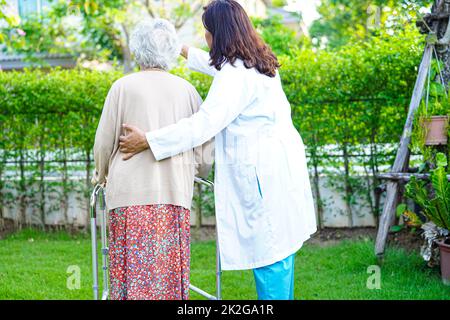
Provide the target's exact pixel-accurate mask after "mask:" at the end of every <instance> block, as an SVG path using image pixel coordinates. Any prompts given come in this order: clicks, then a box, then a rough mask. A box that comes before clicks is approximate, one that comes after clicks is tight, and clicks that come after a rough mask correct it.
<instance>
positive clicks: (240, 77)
mask: <svg viewBox="0 0 450 320" xmlns="http://www.w3.org/2000/svg"><path fill="white" fill-rule="evenodd" d="M188 67H189V68H191V69H193V70H196V71H199V72H203V73H206V74H209V75H211V76H214V81H213V83H212V85H211V88H210V91H209V93H208V96H207V98H206V100H205V101H204V103H203V105H202V106H201V107H200V111H199V112H198V113H196V114H194V115H193V116H191V117H190V118H186V119H183V120H181V121H179V122H178V123H176V124H174V125H170V126H167V127H164V128H162V129H159V130H156V131H152V132H149V133H147V135H146V136H147V140H148V142H149V145H150V148H151V150H152V151H153V154H154V156H155V158H156V159H157V160H161V159H165V158H168V157H171V156H174V155H176V154H179V153H180V152H184V151H186V150H188V149H191V148H194V147H196V146H200V145H202V144H203V143H204V142H206V141H208V140H209V139H211V138H212V137H215V206H216V218H217V230H218V241H219V245H220V258H221V264H222V268H223V270H242V269H253V268H258V267H262V266H267V265H270V264H273V263H275V262H277V261H280V260H282V259H284V258H286V257H288V256H290V255H291V254H293V253H295V252H296V251H297V250H298V249H300V247H301V246H302V244H303V242H304V241H306V240H307V239H309V238H310V236H311V234H313V233H314V232H316V216H315V210H314V202H313V197H312V192H311V186H310V181H309V175H308V170H307V163H306V156H305V148H304V145H303V142H302V139H301V137H300V135H299V134H298V132H297V131H296V129H295V127H294V125H293V123H292V119H291V108H290V105H289V102H288V101H287V98H286V96H285V94H284V91H283V89H282V86H281V80H280V77H279V75H278V74H277V76H276V77H274V78H270V77H268V76H265V75H262V74H260V73H259V72H257V71H256V69H254V68H252V69H246V68H245V66H244V64H243V62H242V61H241V60H237V61H236V62H235V66H232V65H231V64H229V63H226V64H225V65H224V66H223V67H222V69H221V70H220V71H217V70H216V69H214V68H213V67H211V66H210V65H209V55H208V53H207V52H205V51H203V50H200V49H196V48H191V49H190V50H189V55H188Z"/></svg>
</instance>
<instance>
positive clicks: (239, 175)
mask: <svg viewBox="0 0 450 320" xmlns="http://www.w3.org/2000/svg"><path fill="white" fill-rule="evenodd" d="M233 171H234V173H233V178H232V179H233V180H234V183H235V188H236V190H237V192H238V194H239V195H238V197H239V199H240V202H241V205H242V206H243V207H244V208H246V209H247V210H251V209H253V208H255V207H258V206H260V204H261V202H262V199H263V188H262V186H261V182H260V179H259V177H258V172H257V170H256V167H255V166H254V165H246V164H241V165H237V166H235V170H233Z"/></svg>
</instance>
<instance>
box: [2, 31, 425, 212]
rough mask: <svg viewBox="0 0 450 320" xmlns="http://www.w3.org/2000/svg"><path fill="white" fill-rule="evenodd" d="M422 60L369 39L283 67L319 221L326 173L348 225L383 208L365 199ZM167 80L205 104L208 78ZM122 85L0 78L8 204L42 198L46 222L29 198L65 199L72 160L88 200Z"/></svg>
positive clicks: (76, 75) (72, 76) (87, 77)
mask: <svg viewBox="0 0 450 320" xmlns="http://www.w3.org/2000/svg"><path fill="white" fill-rule="evenodd" d="M421 50H422V44H421V37H419V36H418V35H417V33H416V32H415V31H413V30H412V29H408V28H407V29H406V30H405V31H404V32H403V33H402V34H400V35H396V36H395V37H392V36H389V35H384V36H379V37H374V38H373V39H371V40H369V41H366V42H361V43H353V44H351V45H348V46H346V47H343V48H341V49H339V51H322V50H317V51H316V50H313V49H308V48H303V49H301V50H297V51H295V50H294V51H290V52H291V53H290V56H283V57H280V61H281V63H282V68H281V71H280V73H281V78H282V82H283V87H284V90H285V92H286V94H287V96H288V99H289V101H290V102H291V105H292V116H293V120H294V123H295V125H296V127H297V128H298V130H299V132H300V133H301V135H302V137H303V140H304V142H305V144H306V145H307V147H308V153H309V155H310V165H311V171H312V175H313V177H314V179H313V183H314V187H315V189H316V190H315V191H316V197H318V199H319V201H318V203H319V211H321V210H322V209H321V206H322V207H323V205H325V200H323V199H321V198H320V194H318V191H319V190H318V184H319V178H320V173H326V172H331V173H333V174H337V175H338V176H339V177H341V178H339V179H336V180H335V181H333V184H334V185H333V187H335V188H337V189H339V190H340V191H342V194H343V197H344V199H345V201H346V203H347V206H348V212H347V214H349V215H350V216H352V213H351V211H352V210H355V209H354V208H355V206H357V205H358V204H357V203H358V201H360V202H361V201H362V202H363V203H364V205H367V206H370V208H371V209H372V211H373V213H374V214H377V213H378V211H379V204H377V203H376V201H375V203H374V202H373V200H372V199H371V196H372V195H373V193H374V189H375V187H376V186H377V184H378V181H377V180H376V179H375V178H374V177H373V174H374V173H376V172H378V170H379V168H380V167H381V166H383V165H388V164H389V163H390V162H391V161H392V155H391V154H387V151H386V144H396V143H397V142H398V140H399V137H400V135H401V131H402V128H403V124H404V119H405V115H406V111H407V107H408V102H409V97H410V95H411V92H412V88H413V84H414V81H415V77H416V69H417V66H418V64H419V62H420V56H421ZM173 73H175V74H177V75H180V76H182V77H184V78H186V79H187V80H189V81H190V82H191V83H193V85H194V86H195V87H196V88H197V89H198V90H199V92H200V94H201V95H202V96H203V97H205V96H206V94H207V92H208V88H209V86H210V84H211V79H210V78H209V77H207V76H205V75H201V74H199V73H195V72H189V71H187V70H186V69H185V67H183V66H180V67H178V68H176V69H175V70H173ZM121 76H122V74H121V73H120V72H96V71H90V70H85V69H74V70H59V69H54V70H50V71H48V70H47V71H41V70H28V71H25V72H0V106H1V112H0V125H1V127H2V132H3V137H2V139H0V150H2V153H1V156H2V160H3V161H0V163H1V164H0V176H1V175H3V176H4V174H5V168H6V162H7V161H12V162H13V165H12V167H11V164H9V170H10V171H11V170H16V171H15V172H17V176H19V177H20V179H19V181H18V182H17V183H16V185H15V187H16V188H17V189H19V190H20V192H19V195H18V196H17V195H16V196H12V195H11V196H10V199H9V200H10V201H11V202H15V201H18V200H19V201H21V204H22V205H23V207H26V206H27V203H28V204H29V202H30V201H32V200H30V199H33V197H35V195H36V194H39V193H41V196H40V199H41V200H38V201H35V202H34V203H35V204H36V206H38V207H39V208H40V210H41V211H42V216H44V215H45V213H44V211H45V205H44V206H43V204H42V203H41V202H42V201H44V200H43V198H44V196H43V193H44V192H45V191H46V190H43V189H45V187H44V186H42V185H41V186H40V187H39V188H38V190H36V189H33V188H30V186H31V185H32V182H33V181H42V179H43V176H45V175H49V174H55V172H58V173H60V174H61V175H62V176H63V177H64V176H65V177H66V182H65V184H64V188H65V189H64V190H67V188H69V187H72V186H71V185H70V184H69V180H70V179H68V176H70V170H71V168H70V160H77V159H80V160H84V161H85V164H84V165H85V176H86V177H85V178H86V179H85V183H83V184H82V185H83V187H80V192H82V193H83V194H85V192H87V190H88V186H89V179H90V170H92V155H91V149H92V146H93V140H94V136H95V130H96V127H97V124H98V120H99V117H100V115H101V110H102V106H103V101H104V98H105V96H106V94H107V92H108V90H109V88H110V86H111V84H112V83H113V81H115V80H116V79H118V78H119V77H121ZM330 145H331V147H330ZM352 154H356V155H354V156H352ZM333 155H335V156H333ZM30 161H31V162H30ZM48 161H50V162H51V161H55V163H56V164H55V165H51V164H49V162H48ZM356 167H362V168H364V171H365V172H366V178H367V179H366V182H363V183H361V182H360V181H358V180H356V179H352V176H354V175H355V168H356ZM11 168H13V169H11ZM27 172H32V175H31V176H30V175H27ZM4 180H5V179H0V181H2V182H1V183H2V184H3V185H2V186H0V187H1V188H2V189H3V188H5V187H7V186H6V185H5V182H4ZM20 193H22V195H21V194H20ZM2 196H3V199H0V200H1V201H6V200H5V193H3V194H2ZM6 198H8V197H7V196H6ZM358 199H359V200H358ZM27 201H28V202H27ZM352 208H353V209H352Z"/></svg>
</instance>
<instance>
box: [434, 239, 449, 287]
mask: <svg viewBox="0 0 450 320" xmlns="http://www.w3.org/2000/svg"><path fill="white" fill-rule="evenodd" d="M437 244H438V245H439V249H440V253H441V275H442V282H443V283H444V284H445V285H447V286H450V244H446V243H445V242H443V241H442V242H438V243H437Z"/></svg>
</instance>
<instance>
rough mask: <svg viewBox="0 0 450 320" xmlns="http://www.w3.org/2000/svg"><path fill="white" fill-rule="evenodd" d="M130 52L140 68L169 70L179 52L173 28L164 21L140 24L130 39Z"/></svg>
mask: <svg viewBox="0 0 450 320" xmlns="http://www.w3.org/2000/svg"><path fill="white" fill-rule="evenodd" d="M130 50H131V53H132V54H133V55H134V59H135V60H136V62H137V63H138V64H139V66H140V67H141V68H161V69H163V70H169V69H170V67H171V65H172V64H173V63H174V62H175V60H176V59H177V57H178V55H179V54H180V51H181V45H180V42H179V41H178V37H177V33H176V31H175V27H174V26H173V25H172V24H171V23H170V22H169V21H167V20H164V19H159V18H156V19H146V20H144V21H142V22H140V23H139V24H138V25H137V26H136V27H135V29H134V30H133V33H132V34H131V38H130Z"/></svg>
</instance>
